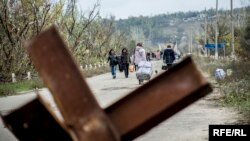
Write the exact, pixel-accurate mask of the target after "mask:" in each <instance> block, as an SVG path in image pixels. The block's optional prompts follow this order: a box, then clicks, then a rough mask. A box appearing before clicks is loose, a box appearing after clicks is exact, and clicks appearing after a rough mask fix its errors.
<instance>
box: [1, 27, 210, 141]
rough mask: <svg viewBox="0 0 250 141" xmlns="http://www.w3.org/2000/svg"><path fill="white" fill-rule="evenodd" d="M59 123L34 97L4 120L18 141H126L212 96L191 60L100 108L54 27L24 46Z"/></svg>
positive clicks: (40, 101)
mask: <svg viewBox="0 0 250 141" xmlns="http://www.w3.org/2000/svg"><path fill="white" fill-rule="evenodd" d="M27 50H28V53H29V55H30V57H31V59H32V60H33V62H34V65H35V67H36V68H37V70H38V72H39V74H40V76H41V77H42V79H43V81H44V82H45V84H46V85H47V86H48V88H49V90H50V91H51V93H52V95H53V98H54V100H55V103H56V105H57V107H58V108H59V110H60V113H61V114H62V117H63V121H60V120H58V119H57V118H56V117H55V116H54V114H53V112H51V110H50V108H49V107H48V106H47V104H46V103H44V102H43V100H41V98H39V97H38V98H37V99H35V100H33V101H31V102H30V103H28V104H26V105H25V106H23V107H21V108H20V109H17V110H15V111H13V112H11V113H10V114H8V115H5V116H3V117H2V118H3V120H4V123H5V125H6V126H7V127H8V128H9V129H10V130H11V131H12V132H13V133H14V134H15V136H16V137H17V138H18V139H19V140H20V141H55V140H60V141H72V140H74V141H119V140H122V141H128V140H133V139H135V138H136V137H138V136H140V135H142V134H144V133H145V132H147V131H149V130H150V129H151V128H153V127H154V126H156V125H158V124H159V123H160V122H162V121H163V120H165V119H167V118H169V117H170V116H172V115H174V114H175V113H177V112H178V111H180V110H181V109H183V108H185V107H186V106H188V105H190V104H191V103H193V102H194V101H196V100H198V99H199V98H201V97H203V96H205V95H206V94H208V93H209V92H211V91H212V88H211V86H210V84H209V83H208V82H207V81H206V79H205V78H203V77H202V75H201V73H200V72H199V70H198V69H197V68H196V66H195V64H194V63H193V61H192V59H191V58H190V57H187V58H186V59H184V60H183V61H182V62H180V63H179V64H178V65H176V66H174V67H173V68H171V69H170V70H168V71H166V72H164V73H163V74H161V75H159V76H158V77H156V78H154V79H153V80H151V81H150V82H148V83H146V84H145V85H143V86H141V87H139V88H138V89H136V90H134V91H133V92H131V93H130V94H128V95H127V96H125V97H124V98H122V99H120V100H118V101H117V102H115V103H114V104H112V105H111V106H109V107H107V108H106V109H104V110H103V109H102V108H101V107H100V106H99V104H98V102H97V101H96V99H95V98H94V96H93V94H92V93H91V90H90V88H89V87H88V85H87V83H86V81H85V80H84V78H83V76H82V74H81V72H80V70H79V68H78V67H77V65H76V63H75V61H74V59H73V57H72V55H71V54H70V53H69V51H68V49H67V47H66V45H65V44H64V42H63V40H62V39H61V38H60V36H59V33H58V32H57V29H56V28H55V26H52V27H51V28H49V29H47V30H46V31H44V32H42V33H41V34H40V35H39V36H37V37H35V38H34V39H33V40H32V41H31V42H29V44H28V45H27Z"/></svg>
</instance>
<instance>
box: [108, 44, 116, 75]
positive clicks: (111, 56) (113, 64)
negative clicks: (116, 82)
mask: <svg viewBox="0 0 250 141" xmlns="http://www.w3.org/2000/svg"><path fill="white" fill-rule="evenodd" d="M108 62H109V65H110V68H111V74H112V76H113V79H115V78H116V66H117V64H118V60H117V56H116V55H115V51H114V50H113V49H111V50H110V51H109V56H108Z"/></svg>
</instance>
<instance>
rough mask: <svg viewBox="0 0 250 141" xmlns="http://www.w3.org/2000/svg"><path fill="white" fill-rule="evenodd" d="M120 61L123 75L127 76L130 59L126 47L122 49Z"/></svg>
mask: <svg viewBox="0 0 250 141" xmlns="http://www.w3.org/2000/svg"><path fill="white" fill-rule="evenodd" d="M121 63H122V69H123V70H124V74H125V77H126V78H128V74H129V71H128V69H129V63H131V61H130V58H129V55H128V50H127V49H126V48H123V49H122V53H121Z"/></svg>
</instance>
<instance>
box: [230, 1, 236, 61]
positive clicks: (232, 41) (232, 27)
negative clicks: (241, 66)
mask: <svg viewBox="0 0 250 141" xmlns="http://www.w3.org/2000/svg"><path fill="white" fill-rule="evenodd" d="M233 17H234V16H233V0H231V35H232V37H231V48H232V54H231V55H232V58H233V59H234V58H235V51H234V18H233Z"/></svg>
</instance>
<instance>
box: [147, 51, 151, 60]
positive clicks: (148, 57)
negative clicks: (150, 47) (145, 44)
mask: <svg viewBox="0 0 250 141" xmlns="http://www.w3.org/2000/svg"><path fill="white" fill-rule="evenodd" d="M146 58H147V61H150V60H151V59H150V52H147V54H146Z"/></svg>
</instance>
